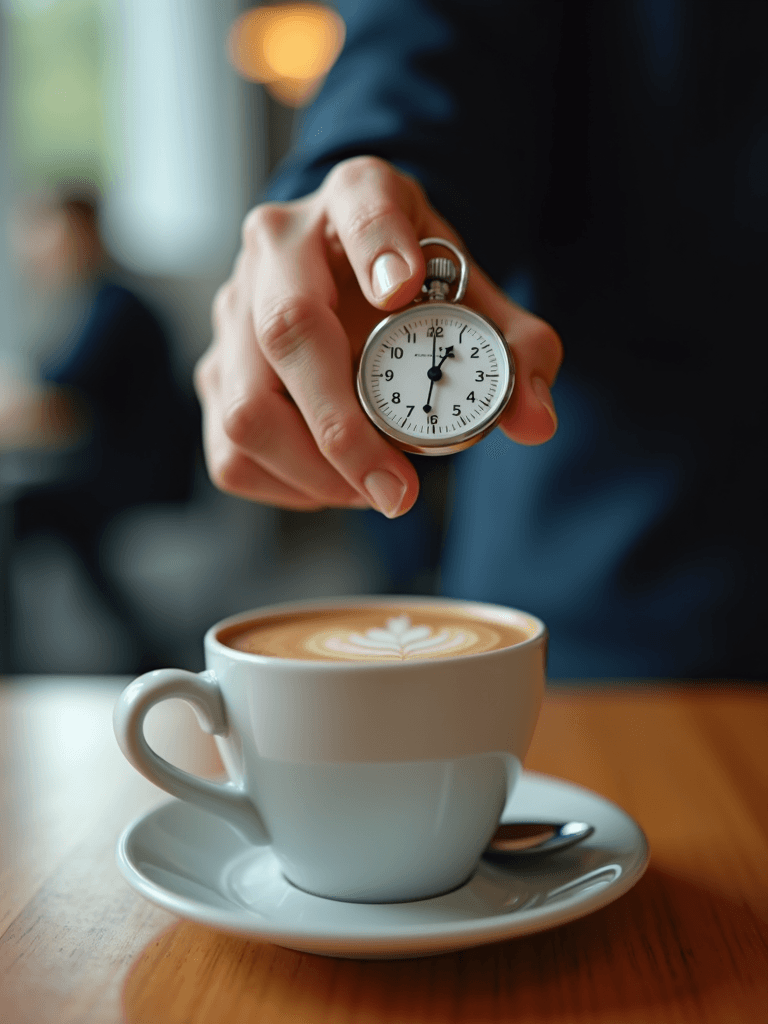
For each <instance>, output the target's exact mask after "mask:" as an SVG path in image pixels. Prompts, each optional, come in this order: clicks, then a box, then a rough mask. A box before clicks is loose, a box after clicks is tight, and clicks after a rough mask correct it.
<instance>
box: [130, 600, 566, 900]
mask: <svg viewBox="0 0 768 1024" xmlns="http://www.w3.org/2000/svg"><path fill="white" fill-rule="evenodd" d="M204 643H205V657H206V670H205V671H204V672H201V673H194V672H188V671H183V670H179V669H160V670H157V671H154V672H148V673H146V674H145V675H142V676H140V677H139V678H138V679H136V680H135V681H134V682H133V683H131V684H130V685H129V686H128V687H127V688H126V689H125V690H124V691H123V693H122V694H121V696H120V698H119V700H118V702H117V705H116V707H115V714H114V723H115V732H116V735H117V739H118V742H119V744H120V746H121V749H122V750H123V753H124V754H125V756H126V757H127V758H128V760H129V761H130V762H131V763H132V764H133V765H134V767H135V768H137V769H138V771H140V772H141V773H142V774H143V775H145V776H146V777H147V778H148V779H150V780H151V781H152V782H154V783H155V784H156V785H158V786H160V787H161V788H162V789H164V790H166V791H167V792H168V793H170V794H172V795H173V796H175V797H178V798H179V799H181V800H187V801H189V802H190V803H192V804H196V805H197V806H198V807H200V808H202V809H203V810H205V811H209V812H211V813H212V814H215V815H218V816H219V817H221V818H223V819H225V820H226V821H227V822H229V824H230V825H231V826H233V827H234V828H235V829H236V830H237V831H238V832H239V833H240V835H242V836H244V837H246V838H247V839H248V841H250V842H252V843H253V844H257V845H262V844H270V845H271V847H272V850H273V853H274V854H275V856H276V858H277V860H278V862H279V864H280V867H281V870H282V872H283V874H284V876H285V877H286V879H287V880H288V881H289V882H290V883H292V884H293V885H294V886H297V887H298V888H300V889H303V890H305V891H307V892H310V893H313V894H316V895H318V896H324V897H329V898H332V899H337V900H346V901H352V902H370V903H383V902H403V901H408V900H417V899H424V898H428V897H432V896H437V895H439V894H441V893H445V892H448V891H450V890H452V889H455V888H457V887H458V886H460V885H462V884H463V883H464V882H466V881H467V880H468V879H469V878H470V877H471V876H472V874H473V873H474V871H475V870H476V868H477V865H478V863H479V859H480V857H481V855H482V853H483V850H484V849H485V847H486V846H487V844H488V842H489V841H490V839H491V837H492V836H493V834H494V832H495V830H496V828H497V826H498V824H499V818H500V815H501V812H502V810H503V808H504V805H505V803H506V801H507V799H508V797H509V796H510V794H511V793H512V790H513V789H514V786H515V783H516V781H517V778H518V776H519V774H520V771H521V763H522V761H523V758H524V757H525V754H526V752H527V749H528V746H529V743H530V740H531V737H532V734H533V730H534V727H535V725H536V720H537V718H538V714H539V709H540V706H541V699H542V695H543V690H544V675H545V662H546V645H547V631H546V628H545V626H544V624H543V623H542V622H541V621H540V620H539V619H537V618H535V617H534V616H532V615H529V614H527V613H525V612H521V611H516V610H514V609H510V608H504V607H501V606H498V605H490V604H481V603H478V602H472V601H456V600H450V599H447V598H410V597H409V598H405V597H403V598H393V597H386V598H382V597H379V598H370V597H364V598H354V599H349V598H347V599H338V600H326V601H322V602H319V601H315V602H310V603H308V602H305V603H292V604H288V605H279V606H273V607H271V608H265V609H261V610H258V611H251V612H246V613H244V614H241V615H237V616H233V617H231V618H228V619H225V620H224V621H222V622H220V623H217V624H216V625H215V626H213V627H212V628H211V629H210V630H209V631H208V633H207V634H206V636H205V641H204ZM168 698H181V699H183V700H185V701H187V702H189V703H190V704H191V705H192V707H193V709H194V710H195V712H196V714H197V717H198V720H199V722H200V725H201V727H202V728H203V729H204V730H205V731H206V732H209V733H212V734H213V735H214V737H215V740H216V743H217V746H218V748H219V752H220V754H221V757H222V760H223V762H224V766H225V768H226V770H227V774H228V776H229V780H228V781H227V782H225V783H216V782H211V781H208V780H204V779H200V778H197V777H195V776H192V775H190V774H188V773H186V772H183V771H181V770H180V769H178V768H176V767H174V766H173V765H171V764H169V763H168V762H166V761H164V760H163V759H162V758H160V757H159V756H158V755H157V754H155V753H154V752H153V751H152V750H151V749H150V747H149V745H148V744H147V742H146V739H145V737H144V731H143V723H144V718H145V716H146V714H147V712H148V711H149V709H150V708H151V707H153V706H154V705H155V704H157V703H159V702H160V701H163V700H166V699H168Z"/></svg>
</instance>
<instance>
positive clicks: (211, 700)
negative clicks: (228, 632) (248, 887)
mask: <svg viewBox="0 0 768 1024" xmlns="http://www.w3.org/2000/svg"><path fill="white" fill-rule="evenodd" d="M171 697H176V698H179V699H181V700H185V701H187V702H188V703H189V704H191V705H192V708H193V710H194V711H195V714H196V716H197V720H198V722H199V723H200V727H201V728H202V729H203V730H204V731H205V732H207V733H210V734H212V735H214V736H225V735H226V734H227V733H228V732H229V725H228V723H227V716H226V712H225V710H224V701H223V700H222V696H221V691H220V689H219V686H218V683H217V682H216V679H215V677H214V675H213V673H211V672H201V673H200V674H199V675H198V674H196V673H194V672H185V671H184V670H183V669H174V668H167V669H158V670H156V671H154V672H147V673H145V674H144V675H143V676H139V678H138V679H135V680H134V681H133V682H132V683H130V685H129V686H127V687H126V688H125V690H123V692H122V693H121V694H120V697H119V698H118V701H117V704H116V705H115V710H114V714H113V722H114V727H115V736H116V737H117V742H118V743H119V744H120V749H121V750H122V752H123V753H124V754H125V756H126V757H127V758H128V760H129V761H130V762H131V764H132V765H133V767H134V768H135V769H136V770H137V771H139V772H141V774H142V775H144V776H146V778H148V779H149V781H150V782H154V784H155V785H156V786H159V787H160V788H161V789H164V790H165V791H166V793H170V794H171V796H175V797H178V799H179V800H186V801H188V802H189V803H191V804H195V805H196V806H198V807H202V809H203V810H205V811H209V812H210V813H211V814H216V815H218V816H219V817H220V818H224V819H225V820H226V821H228V822H229V823H230V824H231V825H233V826H234V827H235V828H236V829H237V831H238V832H239V833H240V834H241V835H242V836H243V838H244V839H246V840H247V841H248V842H251V843H254V844H256V845H263V844H265V843H269V842H270V838H269V834H268V833H267V830H266V828H265V827H264V823H263V822H262V820H261V817H260V816H259V812H258V811H257V810H256V808H255V807H254V805H253V803H252V802H251V800H250V799H249V798H248V796H247V795H246V794H245V792H244V790H243V789H242V788H241V787H240V786H237V785H235V783H233V782H232V781H231V780H230V781H229V782H226V783H216V782H209V781H207V780H206V779H200V778H198V777H197V776H195V775H190V773H189V772H184V771H182V770H181V769H180V768H176V767H175V766H174V765H172V764H169V762H168V761H166V760H164V759H163V758H162V757H160V756H159V755H158V754H156V753H155V752H154V751H153V750H152V749H151V747H150V746H149V744H148V743H147V740H146V737H145V736H144V719H145V717H146V715H147V712H148V711H149V709H150V708H152V707H154V705H155V704H159V703H160V701H163V700H168V699H169V698H171Z"/></svg>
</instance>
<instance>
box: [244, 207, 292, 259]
mask: <svg viewBox="0 0 768 1024" xmlns="http://www.w3.org/2000/svg"><path fill="white" fill-rule="evenodd" d="M291 217H292V214H291V211H290V209H289V208H288V206H287V205H286V204H284V203H261V205H259V206H256V207H254V208H253V209H252V210H251V211H250V212H249V213H248V214H246V217H245V220H244V221H243V231H242V239H243V246H244V247H245V248H246V249H249V250H254V249H256V248H258V245H259V243H260V242H261V240H262V239H263V238H265V237H274V236H275V235H279V234H282V233H283V232H284V231H285V229H286V227H287V225H288V223H289V221H290V220H291Z"/></svg>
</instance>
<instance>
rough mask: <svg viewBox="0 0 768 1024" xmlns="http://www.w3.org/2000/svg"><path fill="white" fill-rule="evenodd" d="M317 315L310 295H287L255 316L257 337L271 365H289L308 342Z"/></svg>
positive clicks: (314, 302)
mask: <svg viewBox="0 0 768 1024" xmlns="http://www.w3.org/2000/svg"><path fill="white" fill-rule="evenodd" d="M316 316H317V304H316V301H315V300H314V299H312V298H310V297H309V296H304V295H294V296H285V297H283V298H281V299H279V300H278V301H277V302H275V303H274V304H273V305H272V306H270V307H269V308H268V309H266V310H265V311H264V313H263V315H258V316H257V317H256V337H257V339H258V341H259V344H260V345H261V348H262V350H263V351H264V353H265V355H266V356H267V358H268V359H269V360H270V362H272V363H278V364H279V363H286V362H289V361H290V360H291V359H292V358H293V357H294V356H295V354H296V352H297V351H299V350H300V349H301V348H302V346H303V344H304V342H305V341H306V338H307V335H308V333H309V332H310V331H311V329H312V325H313V323H314V322H315V320H316Z"/></svg>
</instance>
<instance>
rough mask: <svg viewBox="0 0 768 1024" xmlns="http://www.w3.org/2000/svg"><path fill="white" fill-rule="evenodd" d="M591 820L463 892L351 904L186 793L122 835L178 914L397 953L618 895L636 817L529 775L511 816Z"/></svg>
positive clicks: (281, 942)
mask: <svg viewBox="0 0 768 1024" xmlns="http://www.w3.org/2000/svg"><path fill="white" fill-rule="evenodd" d="M537 820H538V821H570V820H578V821H587V822H590V823H591V824H592V825H594V826H595V831H594V833H593V834H592V835H591V836H590V837H589V838H588V839H587V840H585V841H584V842H583V843H581V844H580V845H579V846H576V847H573V848H571V849H569V850H563V851H562V852H560V853H553V854H550V855H548V856H544V857H541V858H538V859H536V858H533V859H532V860H531V861H530V862H526V863H523V862H522V861H518V862H514V861H513V862H512V864H511V865H510V866H509V867H506V866H500V865H498V864H495V863H490V862H487V861H485V860H482V861H481V862H480V866H479V867H478V869H477V871H476V872H475V874H474V875H473V876H472V878H471V879H470V880H469V881H468V882H466V883H465V884H464V885H463V886H461V887H460V888H459V889H455V890H454V891H453V892H449V893H446V894H445V895H444V896H437V897H434V898H432V899H425V900H419V901H416V902H411V903H379V904H370V903H342V902H339V901H336V900H330V899H323V898H321V897H319V896H312V895H310V894H309V893H306V892H303V891H302V890H300V889H296V888H295V887H294V886H293V885H291V883H290V882H288V881H287V880H286V879H285V878H284V877H283V875H282V873H281V871H280V868H279V866H278V862H277V859H276V858H275V856H274V854H273V853H272V850H271V847H269V846H252V845H250V844H249V843H247V842H246V841H245V840H244V839H241V838H240V836H239V835H238V834H237V833H236V832H235V830H234V829H233V828H232V827H231V826H230V825H228V824H227V822H225V821H224V820H223V819H222V818H217V817H214V816H213V815H211V814H208V813H206V812H205V811H202V810H199V809H198V808H196V807H193V806H192V805H191V804H188V803H184V802H182V801H180V800H173V801H171V802H170V803H166V804H163V805H162V806H160V807H157V808H156V809H155V810H153V811H150V812H149V813H148V814H145V815H143V816H142V817H140V818H138V819H137V820H136V821H134V822H133V823H132V824H131V825H129V826H128V828H127V829H126V830H125V831H124V832H123V834H122V836H121V837H120V840H119V843H118V847H117V863H118V867H119V868H120V870H121V871H122V873H123V875H124V876H125V878H126V879H127V880H128V882H129V883H130V884H131V885H132V886H133V888H134V889H136V890H137V891H138V892H139V893H141V895H142V896H146V897H147V899H149V900H151V901H152V902H153V903H157V904H159V905H160V906H161V907H164V908H165V909H166V910H170V911H172V912H173V913H174V914H178V915H179V916H180V917H185V918H189V919H190V920H192V921H198V922H199V923H201V924H207V925H211V926H212V927H214V928H220V929H222V930H224V931H228V932H235V933H238V934H240V935H243V936H246V937H248V938H252V939H258V940H261V941H265V942H274V943H276V944H277V945H278V946H286V947H288V948H289V949H295V950H299V951H301V952H308V953H319V954H323V955H325V956H336V957H351V958H359V959H368V960H370V959H395V958H406V957H417V956H429V955H432V954H437V953H448V952H452V951H454V950H458V949H466V948H468V947H470V946H478V945H482V944H483V943H488V942H498V941H501V940H503V939H511V938H515V937H516V936H520V935H530V934H531V933H533V932H539V931H543V930H544V929H546V928H554V927H555V926H557V925H560V924H565V923H566V922H567V921H573V920H575V919H576V918H579V917H583V916H584V915H586V914H590V913H591V912H592V911H593V910H598V909H599V908H600V907H604V906H606V904H608V903H612V902H613V900H615V899H617V898H618V897H619V896H621V895H623V894H624V893H625V892H627V890H628V889H630V888H631V887H632V886H633V885H634V884H635V882H637V881H638V879H639V878H640V877H641V875H642V874H643V872H644V870H645V867H646V865H647V863H648V843H647V842H646V839H645V836H644V835H643V832H642V830H641V828H640V827H639V825H638V824H637V823H636V822H635V821H634V820H633V819H632V818H630V817H629V815H628V814H626V813H625V812H624V811H622V810H621V809H620V808H619V807H617V806H616V805H615V804H612V803H610V801H608V800H605V799H604V798H603V797H601V796H598V795H597V794H596V793H592V792H590V790H587V789H582V788H581V787H580V786H575V785H573V784H572V783H569V782H563V781H561V780H560V779H555V778H551V777H549V776H547V775H539V774H535V773H533V772H524V773H523V774H522V776H521V777H520V781H519V782H518V784H517V786H516V787H515V791H514V793H513V794H512V796H511V798H510V799H509V801H508V802H507V806H506V807H505V808H504V813H503V815H502V821H503V822H511V821H537Z"/></svg>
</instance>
